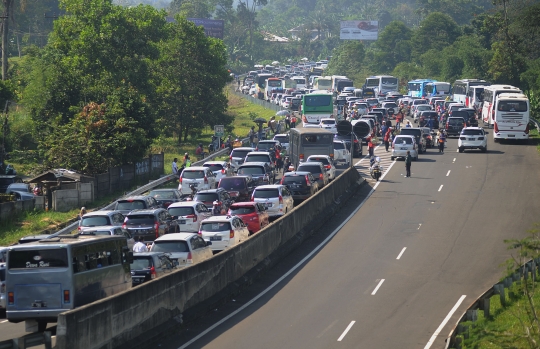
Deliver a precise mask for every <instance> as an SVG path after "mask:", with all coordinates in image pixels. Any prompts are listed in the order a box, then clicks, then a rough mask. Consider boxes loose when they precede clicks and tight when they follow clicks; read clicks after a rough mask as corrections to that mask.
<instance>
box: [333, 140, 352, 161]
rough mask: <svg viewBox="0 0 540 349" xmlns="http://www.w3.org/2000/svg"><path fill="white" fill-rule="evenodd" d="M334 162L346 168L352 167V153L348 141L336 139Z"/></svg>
mask: <svg viewBox="0 0 540 349" xmlns="http://www.w3.org/2000/svg"><path fill="white" fill-rule="evenodd" d="M334 161H335V162H336V163H339V164H342V165H345V166H346V167H348V166H350V164H351V151H350V150H349V147H348V146H347V142H346V141H343V140H336V139H334Z"/></svg>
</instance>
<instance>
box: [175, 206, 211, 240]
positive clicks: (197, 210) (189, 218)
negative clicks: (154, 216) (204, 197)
mask: <svg viewBox="0 0 540 349" xmlns="http://www.w3.org/2000/svg"><path fill="white" fill-rule="evenodd" d="M167 211H169V214H170V215H171V216H172V218H173V219H176V220H177V221H178V229H179V230H180V232H191V233H196V232H198V231H199V228H200V226H201V222H202V221H203V220H205V219H207V218H209V217H212V211H211V210H210V209H209V208H208V207H206V205H204V204H203V203H202V202H198V201H181V202H175V203H173V204H171V205H169V207H167Z"/></svg>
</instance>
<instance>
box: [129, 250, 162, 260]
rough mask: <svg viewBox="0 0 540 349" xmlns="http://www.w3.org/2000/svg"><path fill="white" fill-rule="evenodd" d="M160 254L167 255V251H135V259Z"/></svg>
mask: <svg viewBox="0 0 540 349" xmlns="http://www.w3.org/2000/svg"><path fill="white" fill-rule="evenodd" d="M159 255H167V253H165V252H135V253H133V259H138V258H136V257H152V256H159Z"/></svg>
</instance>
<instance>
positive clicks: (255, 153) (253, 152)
mask: <svg viewBox="0 0 540 349" xmlns="http://www.w3.org/2000/svg"><path fill="white" fill-rule="evenodd" d="M247 155H268V156H270V152H267V151H250V152H249V153H247Z"/></svg>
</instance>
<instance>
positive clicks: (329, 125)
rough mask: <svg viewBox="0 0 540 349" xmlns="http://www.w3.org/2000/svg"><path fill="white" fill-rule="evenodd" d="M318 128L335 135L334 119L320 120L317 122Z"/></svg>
mask: <svg viewBox="0 0 540 349" xmlns="http://www.w3.org/2000/svg"><path fill="white" fill-rule="evenodd" d="M319 127H320V128H322V129H325V130H327V131H330V132H332V133H337V128H336V127H337V126H336V119H333V118H322V119H321V121H320V122H319Z"/></svg>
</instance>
